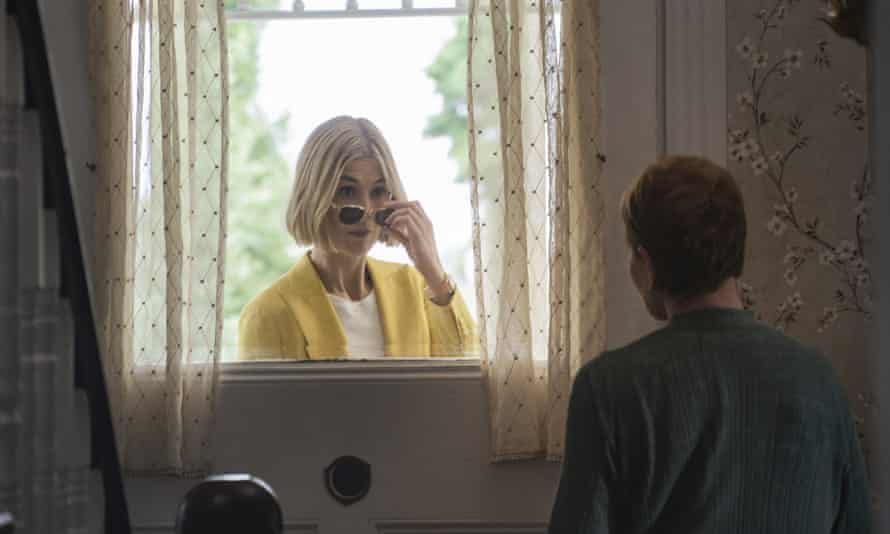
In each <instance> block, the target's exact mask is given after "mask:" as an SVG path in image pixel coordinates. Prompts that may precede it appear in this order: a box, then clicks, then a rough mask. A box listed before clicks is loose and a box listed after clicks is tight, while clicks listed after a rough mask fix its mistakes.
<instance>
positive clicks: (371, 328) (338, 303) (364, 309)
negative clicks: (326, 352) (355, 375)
mask: <svg viewBox="0 0 890 534" xmlns="http://www.w3.org/2000/svg"><path fill="white" fill-rule="evenodd" d="M328 297H330V299H331V304H333V305H334V311H336V312H337V316H338V317H340V324H342V325H343V331H344V332H346V350H347V352H348V353H349V357H350V358H382V357H383V344H384V342H383V327H382V326H381V324H380V312H379V311H378V310H377V296H376V295H375V294H374V290H371V292H370V293H368V296H367V297H365V298H363V299H362V300H350V299H347V298H343V297H338V296H337V295H331V294H328Z"/></svg>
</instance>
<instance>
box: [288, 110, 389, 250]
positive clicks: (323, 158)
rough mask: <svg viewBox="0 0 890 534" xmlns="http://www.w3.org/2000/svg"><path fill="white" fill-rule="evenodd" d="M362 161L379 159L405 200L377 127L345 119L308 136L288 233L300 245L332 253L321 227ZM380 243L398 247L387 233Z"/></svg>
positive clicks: (292, 197) (299, 164) (299, 163)
mask: <svg viewBox="0 0 890 534" xmlns="http://www.w3.org/2000/svg"><path fill="white" fill-rule="evenodd" d="M360 159H373V160H375V161H376V162H377V164H378V165H380V170H381V172H382V173H383V179H384V180H385V181H386V187H387V188H388V189H389V191H390V193H392V196H393V200H405V189H404V187H403V186H402V180H401V179H400V178H399V173H398V171H396V165H395V162H394V161H393V158H392V152H391V151H390V149H389V145H388V144H387V142H386V139H384V138H383V134H381V133H380V130H378V129H377V127H376V126H375V125H374V123H372V122H371V121H369V120H368V119H363V118H355V117H349V116H345V115H343V116H339V117H334V118H333V119H329V120H327V121H325V122H324V123H322V124H321V125H320V126H318V127H317V128H315V130H313V131H312V133H311V134H309V138H308V139H307V140H306V144H305V145H303V149H302V150H300V157H299V158H298V159H297V170H296V178H295V179H294V186H293V189H292V190H291V194H290V201H289V202H288V205H287V215H286V217H287V221H286V222H287V230H288V232H290V234H291V236H293V238H294V240H295V241H296V242H297V244H299V245H303V246H320V247H323V248H331V243H330V241H329V239H328V236H325V235H323V233H324V232H323V231H322V222H323V221H324V218H325V216H326V215H327V213H328V210H330V209H331V204H332V203H333V201H334V195H335V193H336V192H337V186H338V184H339V183H340V176H341V174H343V169H344V168H345V167H346V166H347V165H348V164H349V163H351V162H353V161H355V160H360ZM380 241H381V242H382V243H386V244H388V245H394V244H395V242H394V240H393V239H392V238H391V237H389V236H388V235H387V232H383V233H381V236H380Z"/></svg>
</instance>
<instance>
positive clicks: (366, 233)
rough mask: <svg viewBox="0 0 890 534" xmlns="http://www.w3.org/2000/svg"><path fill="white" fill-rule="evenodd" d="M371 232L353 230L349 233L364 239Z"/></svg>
mask: <svg viewBox="0 0 890 534" xmlns="http://www.w3.org/2000/svg"><path fill="white" fill-rule="evenodd" d="M370 234H371V231H370V230H354V231H352V232H349V235H351V236H353V237H358V238H360V239H364V238H366V237H368V236H369V235H370Z"/></svg>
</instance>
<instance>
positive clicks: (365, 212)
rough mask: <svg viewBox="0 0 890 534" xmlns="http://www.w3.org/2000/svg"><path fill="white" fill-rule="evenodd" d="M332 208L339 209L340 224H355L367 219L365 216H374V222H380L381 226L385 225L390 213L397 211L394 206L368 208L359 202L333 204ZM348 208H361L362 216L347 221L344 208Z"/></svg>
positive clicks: (338, 218)
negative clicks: (344, 218)
mask: <svg viewBox="0 0 890 534" xmlns="http://www.w3.org/2000/svg"><path fill="white" fill-rule="evenodd" d="M331 208H333V209H335V210H337V220H338V221H340V224H343V225H345V226H354V225H356V224H358V223H360V222H362V221H364V220H365V217H369V216H370V217H373V219H374V222H375V223H377V224H379V225H380V226H384V221H386V218H387V217H389V215H390V214H391V213H392V212H393V211H395V209H394V208H366V207H364V206H359V205H358V204H342V205H341V204H332V205H331ZM346 208H351V209H356V210H360V211H361V212H362V215H361V217H359V218H358V220H357V221H355V222H346V221H345V220H343V210H344V209H346Z"/></svg>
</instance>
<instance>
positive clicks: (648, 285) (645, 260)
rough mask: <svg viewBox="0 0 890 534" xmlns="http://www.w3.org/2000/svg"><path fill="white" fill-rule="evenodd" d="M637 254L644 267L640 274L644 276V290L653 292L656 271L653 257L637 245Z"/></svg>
mask: <svg viewBox="0 0 890 534" xmlns="http://www.w3.org/2000/svg"><path fill="white" fill-rule="evenodd" d="M635 252H636V255H637V258H639V261H640V265H641V266H642V267H643V269H642V272H641V273H640V274H641V275H642V280H641V282H642V285H643V289H644V290H646V291H652V288H653V287H655V269H654V268H653V266H652V257H651V256H649V251H648V250H646V249H645V248H643V246H642V245H637V247H636V249H635Z"/></svg>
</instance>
